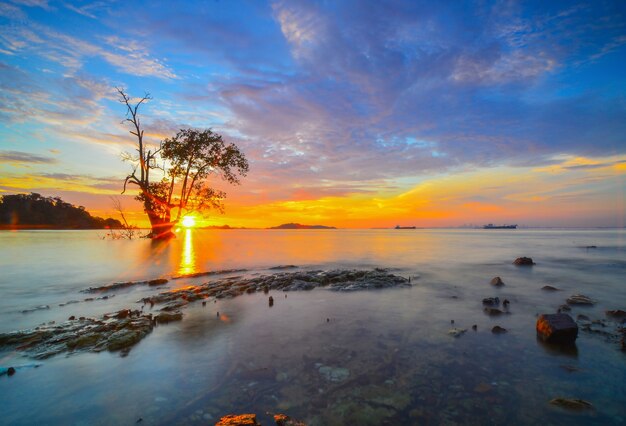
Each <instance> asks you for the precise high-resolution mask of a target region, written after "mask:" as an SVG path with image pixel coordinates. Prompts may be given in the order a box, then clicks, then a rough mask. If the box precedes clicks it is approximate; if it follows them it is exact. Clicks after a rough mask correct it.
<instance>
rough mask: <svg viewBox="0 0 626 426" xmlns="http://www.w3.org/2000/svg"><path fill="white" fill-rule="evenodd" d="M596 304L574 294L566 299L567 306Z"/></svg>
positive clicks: (583, 296)
mask: <svg viewBox="0 0 626 426" xmlns="http://www.w3.org/2000/svg"><path fill="white" fill-rule="evenodd" d="M595 303H596V302H595V301H594V300H593V299H591V298H590V297H588V296H585V295H583V294H574V295H572V296H570V297H568V298H567V304H568V305H593V304H595Z"/></svg>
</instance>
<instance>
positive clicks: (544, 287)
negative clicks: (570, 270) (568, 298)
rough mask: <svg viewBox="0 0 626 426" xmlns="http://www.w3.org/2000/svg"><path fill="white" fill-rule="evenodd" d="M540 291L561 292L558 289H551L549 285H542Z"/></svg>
mask: <svg viewBox="0 0 626 426" xmlns="http://www.w3.org/2000/svg"><path fill="white" fill-rule="evenodd" d="M541 289H542V290H544V291H561V289H560V288H556V287H552V286H551V285H544V286H543V287H541Z"/></svg>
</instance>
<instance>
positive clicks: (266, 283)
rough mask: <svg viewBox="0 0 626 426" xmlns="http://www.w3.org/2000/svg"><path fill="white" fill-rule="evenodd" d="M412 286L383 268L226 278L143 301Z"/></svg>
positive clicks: (162, 301) (189, 299)
mask: <svg viewBox="0 0 626 426" xmlns="http://www.w3.org/2000/svg"><path fill="white" fill-rule="evenodd" d="M410 286H411V284H410V283H409V280H408V279H407V278H404V277H401V276H398V275H394V274H391V273H389V272H387V271H386V270H384V269H374V270H370V271H359V270H332V271H301V272H283V273H277V274H273V275H262V276H259V277H254V278H240V277H231V278H224V279H220V280H215V281H210V282H207V283H204V284H200V285H194V286H187V287H183V288H180V289H176V290H171V291H167V292H164V293H160V294H157V295H154V296H150V297H146V298H143V299H142V302H144V303H150V304H156V303H172V302H175V301H180V300H182V301H184V302H192V301H195V300H200V299H206V298H209V297H215V298H217V299H223V298H233V297H236V296H240V295H242V294H244V293H255V292H257V291H259V292H260V291H262V292H264V293H267V292H268V291H269V290H282V291H301V290H312V289H313V288H316V287H327V288H328V289H329V290H332V291H357V290H372V289H379V288H391V287H410ZM177 307H179V306H177Z"/></svg>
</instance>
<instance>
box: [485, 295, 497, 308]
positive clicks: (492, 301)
mask: <svg viewBox="0 0 626 426" xmlns="http://www.w3.org/2000/svg"><path fill="white" fill-rule="evenodd" d="M483 305H489V306H498V305H500V298H499V297H486V298H484V299H483Z"/></svg>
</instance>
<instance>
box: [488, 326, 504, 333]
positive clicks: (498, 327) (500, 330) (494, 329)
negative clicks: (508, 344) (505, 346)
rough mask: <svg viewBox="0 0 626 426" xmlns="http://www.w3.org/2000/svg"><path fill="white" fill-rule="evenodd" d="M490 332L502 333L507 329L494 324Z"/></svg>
mask: <svg viewBox="0 0 626 426" xmlns="http://www.w3.org/2000/svg"><path fill="white" fill-rule="evenodd" d="M491 332H492V333H493V334H502V333H506V332H507V330H506V328H503V327H500V326H499V325H496V326H494V327H493V328H492V329H491Z"/></svg>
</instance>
